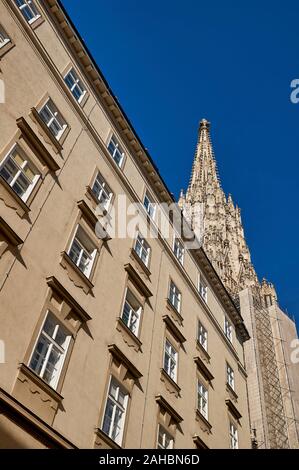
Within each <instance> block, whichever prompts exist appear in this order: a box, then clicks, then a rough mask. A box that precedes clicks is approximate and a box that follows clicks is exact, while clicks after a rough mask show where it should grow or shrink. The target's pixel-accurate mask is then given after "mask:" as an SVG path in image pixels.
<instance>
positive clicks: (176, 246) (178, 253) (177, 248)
mask: <svg viewBox="0 0 299 470" xmlns="http://www.w3.org/2000/svg"><path fill="white" fill-rule="evenodd" d="M173 252H174V255H175V257H176V259H177V260H178V261H179V262H180V263H181V265H182V266H183V265H184V257H185V247H184V245H183V243H182V242H181V240H179V239H178V238H176V237H174V240H173Z"/></svg>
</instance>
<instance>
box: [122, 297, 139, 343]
mask: <svg viewBox="0 0 299 470" xmlns="http://www.w3.org/2000/svg"><path fill="white" fill-rule="evenodd" d="M130 297H131V298H132V299H130ZM132 300H133V301H134V302H136V305H137V308H134V307H133V306H132V303H133V302H132ZM126 307H127V309H128V310H129V312H128V320H127V321H126V320H125V319H124V313H125V308H126ZM141 315H142V305H140V303H139V302H138V300H137V299H136V297H135V296H134V294H133V293H132V292H131V291H130V289H127V290H126V296H125V301H124V304H123V308H122V313H121V319H122V321H123V322H124V324H125V325H126V326H127V327H128V328H129V330H130V331H132V333H133V334H134V335H135V336H137V337H138V335H139V328H140V321H141ZM134 318H135V321H134Z"/></svg>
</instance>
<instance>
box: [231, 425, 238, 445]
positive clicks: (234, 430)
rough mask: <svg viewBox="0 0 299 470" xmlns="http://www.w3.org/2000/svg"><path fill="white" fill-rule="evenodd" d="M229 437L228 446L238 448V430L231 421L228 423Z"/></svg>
mask: <svg viewBox="0 0 299 470" xmlns="http://www.w3.org/2000/svg"><path fill="white" fill-rule="evenodd" d="M229 438H230V448H231V449H238V448H239V442H238V430H237V428H236V426H235V425H234V424H233V423H230V425H229Z"/></svg>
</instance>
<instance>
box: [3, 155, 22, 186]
mask: <svg viewBox="0 0 299 470" xmlns="http://www.w3.org/2000/svg"><path fill="white" fill-rule="evenodd" d="M17 172H18V167H17V166H16V164H15V163H14V161H13V160H12V159H11V158H9V159H8V160H7V161H6V163H5V165H4V166H3V167H2V168H1V170H0V174H1V176H2V177H3V178H4V179H5V180H6V181H7V182H8V183H10V182H11V181H12V179H13V178H14V176H15V175H16V174H17Z"/></svg>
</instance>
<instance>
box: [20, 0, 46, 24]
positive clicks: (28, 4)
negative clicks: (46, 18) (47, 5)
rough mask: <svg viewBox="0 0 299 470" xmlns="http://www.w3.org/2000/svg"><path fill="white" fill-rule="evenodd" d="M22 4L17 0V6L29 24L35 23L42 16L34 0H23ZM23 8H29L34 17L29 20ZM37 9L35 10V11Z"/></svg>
mask: <svg viewBox="0 0 299 470" xmlns="http://www.w3.org/2000/svg"><path fill="white" fill-rule="evenodd" d="M22 2H23V3H22V5H18V1H16V4H17V7H18V8H19V10H20V12H21V13H22V15H23V17H24V18H25V20H26V21H27V23H28V24H32V23H34V22H35V21H36V20H38V18H40V16H41V15H40V13H39V12H38V8H37V6H36V4H35V2H34V1H33V0H22ZM23 10H27V11H28V10H29V11H30V13H31V15H32V18H31V19H30V20H28V19H27V18H26V15H25V14H24V13H23ZM34 10H35V11H34Z"/></svg>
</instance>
